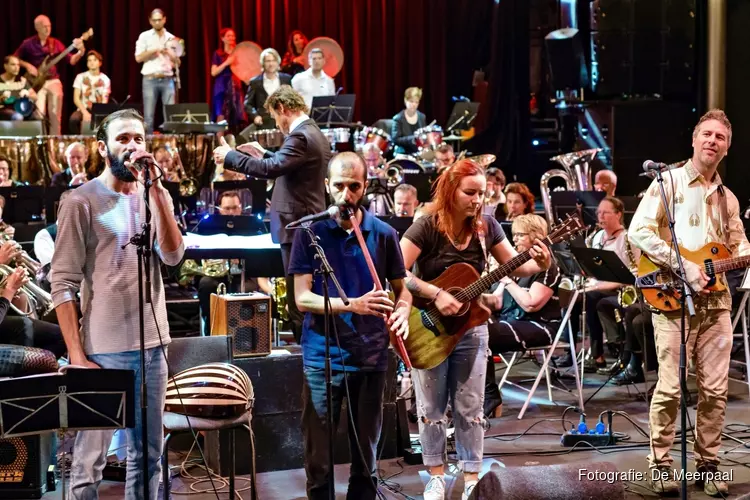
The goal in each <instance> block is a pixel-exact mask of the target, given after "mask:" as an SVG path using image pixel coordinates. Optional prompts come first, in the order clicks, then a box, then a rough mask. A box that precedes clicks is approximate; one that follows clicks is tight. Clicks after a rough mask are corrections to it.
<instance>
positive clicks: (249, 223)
mask: <svg viewBox="0 0 750 500" xmlns="http://www.w3.org/2000/svg"><path fill="white" fill-rule="evenodd" d="M192 232H193V233H196V234H201V235H204V236H205V235H213V234H226V235H228V236H234V235H239V236H253V235H258V234H266V233H267V232H268V230H267V229H266V225H265V224H264V223H263V221H262V220H258V218H257V217H253V216H250V215H220V214H206V215H204V216H203V218H201V220H200V222H198V224H196V226H195V227H194V228H193V230H192Z"/></svg>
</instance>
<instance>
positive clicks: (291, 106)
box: [214, 85, 331, 340]
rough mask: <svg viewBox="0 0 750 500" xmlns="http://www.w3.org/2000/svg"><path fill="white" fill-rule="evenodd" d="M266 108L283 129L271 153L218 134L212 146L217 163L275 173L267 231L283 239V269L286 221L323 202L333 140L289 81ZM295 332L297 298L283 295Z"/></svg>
mask: <svg viewBox="0 0 750 500" xmlns="http://www.w3.org/2000/svg"><path fill="white" fill-rule="evenodd" d="M265 109H266V110H267V111H268V113H269V114H270V116H271V117H272V118H273V119H274V121H275V122H276V125H278V127H279V129H281V131H282V132H283V133H284V134H285V136H286V137H285V138H284V143H283V144H282V145H281V148H280V149H279V150H278V151H276V152H275V153H270V152H268V151H265V150H264V149H263V148H262V147H260V145H258V144H257V143H250V144H243V145H242V146H240V148H239V151H234V150H232V148H231V147H229V146H228V145H227V143H226V141H225V140H224V138H221V145H220V146H219V147H217V148H216V149H214V161H215V162H216V164H217V165H218V164H222V163H223V164H224V168H226V169H228V170H234V171H236V172H241V173H243V174H246V175H250V176H253V177H257V178H260V179H276V184H275V186H274V189H273V195H272V196H271V237H272V238H273V241H274V243H279V244H280V245H281V257H282V259H283V261H284V272H285V273H286V271H287V269H288V267H289V255H290V254H291V250H292V241H293V240H294V231H293V230H292V231H287V230H286V225H287V224H289V223H290V222H293V221H295V220H297V219H300V218H302V217H304V216H305V215H310V214H315V213H318V212H322V211H323V210H325V208H326V194H325V177H326V169H327V167H328V160H329V158H330V156H331V146H330V144H329V142H328V139H326V137H325V136H324V135H323V134H322V133H321V132H320V129H319V128H318V126H317V125H316V124H315V122H314V121H313V120H311V119H310V117H309V116H307V106H305V101H304V99H302V96H301V95H299V94H298V93H297V92H296V91H295V90H294V89H292V87H290V86H288V85H282V86H281V87H280V88H279V89H278V90H277V91H276V92H274V93H273V94H271V95H270V96H269V97H268V99H267V100H266V102H265ZM286 284H287V296H288V297H292V298H293V297H294V278H293V277H290V276H288V275H287V281H286ZM287 302H288V304H289V316H290V317H291V319H292V327H293V331H294V334H295V336H296V337H297V339H298V340H299V335H300V332H301V331H302V314H301V313H300V312H299V310H298V309H297V305H296V304H295V301H294V300H293V299H292V300H289V301H287Z"/></svg>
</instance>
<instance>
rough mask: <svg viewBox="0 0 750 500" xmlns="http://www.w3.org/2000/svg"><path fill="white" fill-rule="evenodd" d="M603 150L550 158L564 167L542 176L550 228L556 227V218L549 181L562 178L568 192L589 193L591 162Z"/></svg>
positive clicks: (541, 186) (541, 182)
mask: <svg viewBox="0 0 750 500" xmlns="http://www.w3.org/2000/svg"><path fill="white" fill-rule="evenodd" d="M599 151H601V149H598V148H597V149H586V150H584V151H574V152H573V153H566V154H562V155H558V156H555V157H554V158H550V160H551V161H556V162H558V163H560V165H562V166H563V169H564V170H563V169H559V168H553V169H552V170H548V171H546V172H545V173H544V174H542V178H541V180H540V181H539V185H540V188H541V192H542V203H543V204H544V213H545V215H546V216H547V222H548V223H549V225H550V226H552V225H554V223H555V218H554V214H553V213H552V195H551V193H550V189H549V181H550V179H552V178H554V177H561V178H562V179H563V180H564V181H565V186H566V189H567V190H568V191H589V190H590V189H591V186H592V183H591V169H590V168H589V162H590V161H591V160H593V159H594V158H595V157H596V155H597V153H599Z"/></svg>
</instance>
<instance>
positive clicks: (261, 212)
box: [213, 179, 268, 219]
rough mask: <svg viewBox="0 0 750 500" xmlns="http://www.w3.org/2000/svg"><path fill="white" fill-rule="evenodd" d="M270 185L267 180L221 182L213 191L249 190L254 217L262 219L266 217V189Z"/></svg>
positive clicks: (214, 186)
mask: <svg viewBox="0 0 750 500" xmlns="http://www.w3.org/2000/svg"><path fill="white" fill-rule="evenodd" d="M267 186H268V183H267V182H266V180H265V179H246V180H244V181H221V182H214V184H213V189H214V191H216V192H218V193H222V192H224V191H240V190H243V189H247V190H248V191H250V195H251V198H252V206H253V208H252V212H253V215H255V216H256V217H257V216H260V218H261V219H262V218H263V217H264V216H265V215H266V188H267Z"/></svg>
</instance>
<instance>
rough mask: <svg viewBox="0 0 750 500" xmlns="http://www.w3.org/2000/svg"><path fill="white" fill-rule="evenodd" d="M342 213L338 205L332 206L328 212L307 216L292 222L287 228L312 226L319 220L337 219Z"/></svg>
mask: <svg viewBox="0 0 750 500" xmlns="http://www.w3.org/2000/svg"><path fill="white" fill-rule="evenodd" d="M340 213H341V207H338V206H336V205H331V206H330V207H328V208H327V209H326V210H323V211H322V212H318V213H317V214H313V215H305V216H304V217H302V218H301V219H299V220H296V221H294V222H290V223H289V224H287V225H286V228H287V229H295V228H297V227H300V226H303V225H305V224H312V223H313V222H318V221H319V220H328V219H333V218H335V217H336V215H338V214H340Z"/></svg>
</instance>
